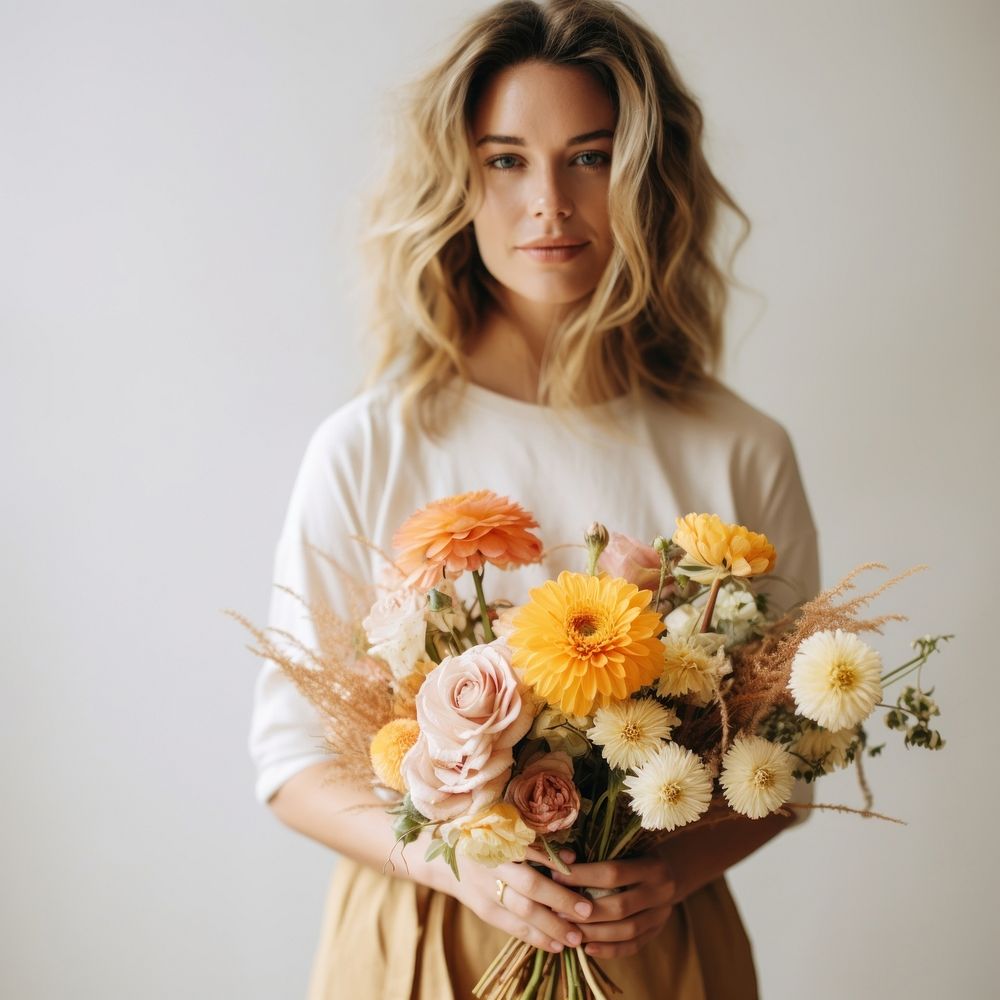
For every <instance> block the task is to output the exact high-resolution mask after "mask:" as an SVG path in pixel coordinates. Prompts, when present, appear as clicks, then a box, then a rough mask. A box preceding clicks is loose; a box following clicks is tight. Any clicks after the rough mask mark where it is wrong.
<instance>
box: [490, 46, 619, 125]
mask: <svg viewBox="0 0 1000 1000" xmlns="http://www.w3.org/2000/svg"><path fill="white" fill-rule="evenodd" d="M614 124H615V122H614V107H613V105H612V103H611V99H610V98H609V97H608V94H607V91H606V90H605V89H604V87H602V86H601V84H600V82H599V81H598V80H597V78H596V77H595V76H594V74H593V73H592V72H590V71H589V70H587V69H584V68H583V67H581V66H554V65H552V64H550V63H541V62H528V63H521V64H519V65H517V66H507V67H505V68H504V69H502V70H500V71H499V72H498V73H496V74H495V75H494V76H493V77H492V78H491V79H490V81H489V82H488V83H487V85H486V87H485V88H484V90H483V92H482V94H481V96H480V98H479V101H478V103H477V104H476V107H475V110H474V112H473V116H472V126H473V131H474V133H475V135H474V140H475V139H479V138H480V136H482V135H483V134H485V133H487V132H491V133H496V134H503V135H516V136H521V137H523V138H524V139H526V140H527V142H528V143H529V144H530V143H532V142H539V143H541V142H549V141H557V142H558V143H560V144H561V143H563V142H565V141H566V139H567V138H568V137H570V136H573V135H580V134H582V133H584V132H590V131H593V130H594V129H598V128H608V129H613V128H614Z"/></svg>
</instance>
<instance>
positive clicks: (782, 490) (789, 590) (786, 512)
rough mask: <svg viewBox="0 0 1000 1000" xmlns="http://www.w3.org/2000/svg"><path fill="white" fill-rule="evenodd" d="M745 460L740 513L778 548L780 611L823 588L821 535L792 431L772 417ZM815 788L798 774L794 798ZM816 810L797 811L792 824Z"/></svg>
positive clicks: (806, 796) (771, 583)
mask: <svg viewBox="0 0 1000 1000" xmlns="http://www.w3.org/2000/svg"><path fill="white" fill-rule="evenodd" d="M741 465H742V469H741V471H742V480H743V489H742V490H741V494H742V496H743V497H744V498H745V499H746V505H745V510H741V517H744V518H745V520H744V523H745V524H746V525H747V527H749V528H750V529H751V530H756V531H762V532H764V534H766V535H767V536H768V538H769V539H770V541H771V542H772V544H773V545H774V547H775V549H776V551H777V561H776V564H775V575H774V578H773V579H771V580H768V579H767V578H766V577H765V578H763V579H762V581H761V589H762V590H763V591H765V592H767V593H768V594H769V595H770V597H771V600H772V602H773V604H774V605H775V606H776V610H779V609H780V610H784V609H786V608H788V607H790V606H792V605H794V604H796V603H797V602H800V601H806V600H810V599H811V598H813V597H815V596H816V595H817V594H818V593H819V589H820V568H819V545H818V537H817V532H816V526H815V524H814V522H813V518H812V512H811V510H810V508H809V501H808V499H807V497H806V491H805V487H804V486H803V484H802V477H801V475H800V473H799V464H798V461H797V459H796V456H795V449H794V448H793V446H792V442H791V439H790V438H789V436H788V433H787V432H786V431H785V429H784V428H783V427H782V426H781V425H780V424H778V423H776V422H774V421H772V420H769V419H768V420H767V421H766V422H765V423H764V424H763V426H762V427H761V433H760V434H759V435H758V436H756V438H755V439H754V440H753V441H752V442H750V443H749V446H748V448H747V450H746V452H745V453H744V458H743V462H742V463H741ZM814 793H815V786H814V785H813V784H811V783H806V782H805V781H802V780H801V779H799V780H796V782H795V787H794V789H793V791H792V795H791V799H790V801H792V802H800V803H805V804H808V803H811V802H812V801H813V800H814ZM811 814H812V813H811V810H808V809H798V810H795V823H794V824H793V825H797V824H799V823H802V822H803V821H804V820H806V819H807V818H808V817H809V816H810V815H811Z"/></svg>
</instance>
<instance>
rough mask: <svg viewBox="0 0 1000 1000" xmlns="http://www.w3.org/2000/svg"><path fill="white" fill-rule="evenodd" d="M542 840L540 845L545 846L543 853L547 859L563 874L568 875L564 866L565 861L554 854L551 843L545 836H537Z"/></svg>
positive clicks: (567, 869)
mask: <svg viewBox="0 0 1000 1000" xmlns="http://www.w3.org/2000/svg"><path fill="white" fill-rule="evenodd" d="M539 839H540V840H541V842H542V847H544V848H545V853H546V854H547V855H548V856H549V860H550V861H551V862H552V867H553V868H555V869H557V870H558V871H561V872H562V873H563V875H569V873H570V871H569V868H567V867H566V862H565V861H563V859H562V858H560V857H559V855H558V854H556V852H555V850H554V849H553V847H552V845H551V844H550V843H549V842H548V840H547V839H546V838H545V837H540V838H539Z"/></svg>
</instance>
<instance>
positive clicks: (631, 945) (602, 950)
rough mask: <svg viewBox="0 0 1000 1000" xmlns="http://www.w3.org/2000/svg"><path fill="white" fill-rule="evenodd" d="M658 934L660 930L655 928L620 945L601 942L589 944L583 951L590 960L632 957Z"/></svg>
mask: <svg viewBox="0 0 1000 1000" xmlns="http://www.w3.org/2000/svg"><path fill="white" fill-rule="evenodd" d="M659 933H660V928H659V927H655V928H653V929H652V930H648V931H646V932H645V933H644V934H640V935H639V936H638V937H637V938H633V939H632V940H631V941H625V942H622V943H618V944H614V943H607V942H605V943H602V942H591V943H590V944H588V945H587V946H586V948H585V949H584V951H586V953H587V954H588V955H589V956H591V957H592V958H626V957H627V956H629V955H634V954H635V953H636V952H638V951H639V949H640V948H642V947H643V945H645V944H646V943H647V942H648V941H651V940H652V939H653V938H654V937H656V935H657V934H659Z"/></svg>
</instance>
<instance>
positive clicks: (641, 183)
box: [364, 0, 750, 433]
mask: <svg viewBox="0 0 1000 1000" xmlns="http://www.w3.org/2000/svg"><path fill="white" fill-rule="evenodd" d="M529 60H537V61H542V62H546V63H552V64H556V65H569V66H576V67H579V66H583V67H587V68H589V69H590V70H591V71H592V72H593V73H594V74H595V75H596V77H597V79H598V80H599V81H600V82H601V83H602V84H603V86H604V87H605V88H606V90H607V92H608V94H609V96H610V98H611V100H612V103H613V107H614V110H615V113H616V126H615V136H614V153H613V157H612V166H611V174H610V181H609V195H608V198H609V205H608V207H609V214H610V222H611V232H612V238H613V244H614V246H613V250H612V253H611V257H610V259H609V261H608V264H607V266H606V268H605V270H604V273H603V274H602V276H601V278H600V280H599V282H598V284H597V286H596V288H595V289H594V291H593V293H592V294H591V295H590V296H588V297H587V298H586V299H584V300H583V301H581V302H580V303H577V304H575V305H574V306H573V307H572V308H571V309H570V310H568V311H567V314H566V316H565V317H564V319H563V320H562V322H561V324H560V325H559V326H558V327H557V328H556V329H555V330H554V331H553V334H552V335H551V336H550V337H549V341H548V344H547V346H546V356H545V357H544V358H543V361H542V366H541V371H540V375H539V391H538V402H540V403H545V404H547V405H549V406H553V407H558V408H571V407H576V406H581V405H587V404H590V403H595V402H602V401H605V400H607V399H610V398H612V397H614V396H618V395H621V394H623V393H627V392H634V391H636V390H638V389H646V390H649V391H651V392H653V393H654V394H656V395H658V396H661V397H663V398H666V399H670V400H673V401H675V402H679V403H682V404H683V403H684V402H685V401H686V400H688V398H689V396H690V390H691V389H692V388H693V387H695V386H697V385H699V384H702V383H704V382H706V381H709V380H711V378H712V372H713V371H714V370H715V367H716V365H717V363H718V360H719V357H720V354H721V349H722V324H723V315H724V312H725V307H726V301H727V297H728V291H729V289H728V282H729V280H730V279H728V278H727V275H726V274H725V273H724V272H723V271H722V270H721V269H720V267H719V266H718V264H717V263H716V261H715V259H714V254H713V242H714V240H715V238H716V236H717V228H718V225H719V219H720V209H722V208H728V209H730V210H731V211H732V212H733V213H734V214H735V215H736V216H737V217H738V218H739V219H740V220H741V223H742V234H741V236H740V237H739V239H738V240H737V241H736V243H735V245H734V247H733V249H732V251H731V254H730V256H729V260H728V266H729V267H730V269H731V266H732V260H733V257H734V256H735V254H736V252H737V251H738V250H739V248H740V246H742V244H743V242H744V241H745V240H746V238H747V236H748V235H749V231H750V221H749V219H748V218H747V216H746V215H745V213H744V212H743V211H742V210H741V209H740V207H739V206H738V205H737V204H736V202H735V201H734V200H733V198H732V197H731V196H730V194H729V193H728V191H727V190H726V189H725V188H724V187H723V186H722V184H721V183H720V182H719V180H718V179H717V178H716V177H715V175H714V174H713V173H712V171H711V169H710V168H709V166H708V163H707V161H706V159H705V155H704V153H703V150H702V133H703V128H704V120H703V116H702V112H701V110H700V108H699V106H698V104H697V102H696V100H695V98H694V97H693V96H692V95H691V93H690V92H689V91H688V90H687V89H686V88H685V86H684V85H683V83H682V82H681V80H680V78H679V76H678V73H677V70H676V68H675V67H674V65H673V62H672V61H671V59H670V56H669V55H668V53H667V50H666V48H665V47H664V44H663V42H661V41H660V39H659V38H658V37H657V36H656V35H655V34H654V33H653V32H652V31H651V30H650V29H649V28H647V27H646V26H645V25H644V24H642V23H641V21H640V20H639V19H638V17H637V16H636V15H635V14H634V13H633V12H631V11H630V10H629V9H628V8H627V7H625V6H624V5H622V4H619V3H614V2H611V0H548V2H544V3H535V2H533V0H506V2H502V3H498V4H496V5H495V6H493V7H491V8H490V9H489V10H487V11H485V12H484V13H483V14H481V15H479V16H478V17H476V18H475V19H474V20H473V21H472V22H471V23H469V24H468V25H467V26H466V27H465V29H464V30H463V31H462V32H461V33H460V34H459V35H458V37H457V38H456V39H455V41H454V43H453V44H452V46H451V48H450V51H449V52H448V53H447V54H446V55H445V57H444V58H443V59H442V60H440V62H439V63H438V64H437V65H436V66H434V67H433V68H432V69H430V70H429V71H428V72H426V73H425V74H424V75H423V76H422V77H420V78H419V79H417V80H416V81H415V82H414V83H412V84H411V85H410V86H409V87H408V88H407V89H406V90H405V91H404V92H403V93H402V95H401V96H400V104H399V110H400V111H401V114H400V115H399V118H398V123H397V124H399V125H401V126H402V129H403V132H402V134H401V135H400V139H401V140H402V141H401V142H399V143H398V144H397V151H396V153H395V159H394V160H393V161H392V163H391V166H390V169H389V170H388V172H387V174H386V176H385V177H384V178H383V180H382V182H381V185H380V187H379V188H378V189H377V191H376V192H375V194H374V196H373V197H372V199H371V201H370V210H369V215H368V219H367V220H366V226H367V233H366V238H365V240H364V249H365V251H366V263H367V273H368V274H369V275H370V277H371V280H372V288H371V293H372V305H371V317H370V319H371V326H372V331H373V333H374V334H375V337H376V341H377V343H378V346H379V353H378V357H377V360H376V361H375V364H374V366H373V367H372V369H371V371H370V373H369V376H368V380H367V384H368V385H372V384H374V383H375V382H377V381H378V380H379V379H381V378H382V377H383V376H384V375H386V373H387V372H390V371H391V370H392V369H393V368H396V369H398V370H397V371H396V373H395V374H396V377H397V378H398V380H399V386H400V389H401V392H402V399H403V406H404V414H405V415H406V419H407V420H410V419H411V417H412V415H413V413H414V410H416V412H417V416H418V419H419V422H420V424H421V426H422V427H423V428H424V429H425V430H430V431H431V433H433V430H432V429H431V427H430V423H431V421H430V419H429V417H428V414H429V413H430V404H431V402H432V401H433V400H434V399H435V397H437V396H438V395H439V394H438V390H439V389H441V388H442V387H443V386H444V385H445V384H447V383H449V382H451V381H452V380H453V379H455V378H456V377H458V378H459V379H462V380H467V378H468V376H467V370H466V366H465V361H464V356H463V349H464V348H465V347H466V346H468V344H469V343H470V341H471V339H472V338H474V337H475V336H476V333H477V332H478V330H479V327H480V322H481V319H482V317H483V316H484V314H485V311H486V310H487V309H488V308H489V306H490V304H491V302H492V301H493V299H494V296H493V293H492V292H491V284H495V279H493V278H492V276H491V275H489V273H488V272H487V271H486V269H485V267H484V265H483V262H482V260H481V258H480V256H479V252H478V248H477V245H476V239H475V234H474V232H473V227H472V219H473V217H474V215H475V213H476V210H477V199H478V198H479V197H480V193H479V191H478V184H477V173H476V171H475V170H474V169H473V163H472V153H471V150H472V145H473V143H472V135H471V121H472V116H473V113H474V110H475V107H476V102H477V99H478V97H479V95H480V94H481V93H482V91H483V89H484V87H485V85H486V84H487V82H488V81H489V80H490V78H491V77H492V76H493V75H494V74H495V73H497V72H498V71H499V70H501V69H503V68H505V67H507V66H512V65H517V64H519V63H522V62H527V61H529Z"/></svg>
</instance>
